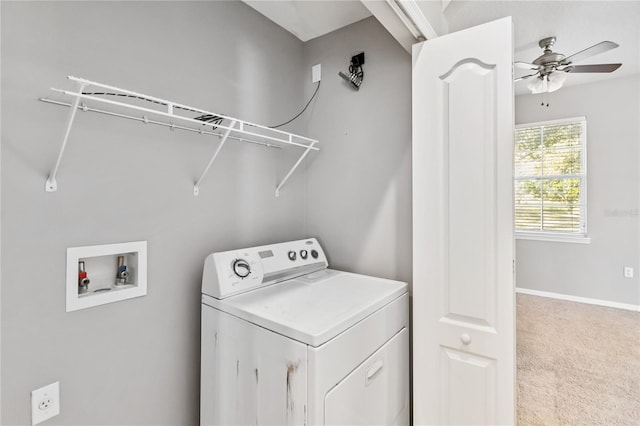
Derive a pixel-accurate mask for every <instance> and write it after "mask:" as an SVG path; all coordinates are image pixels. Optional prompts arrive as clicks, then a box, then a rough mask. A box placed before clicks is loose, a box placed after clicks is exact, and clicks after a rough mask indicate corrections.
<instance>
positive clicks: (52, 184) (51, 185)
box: [44, 82, 87, 192]
mask: <svg viewBox="0 0 640 426" xmlns="http://www.w3.org/2000/svg"><path fill="white" fill-rule="evenodd" d="M86 86H87V85H86V84H85V83H83V82H78V83H77V87H78V93H82V92H83V91H84V88H85V87H86ZM78 105H80V96H76V98H75V99H74V101H73V104H72V106H71V109H70V110H69V115H68V116H67V126H66V128H65V130H64V137H63V138H62V146H61V147H60V153H58V160H57V161H56V165H55V166H54V167H53V169H52V170H51V173H49V177H48V178H47V183H46V184H45V187H44V189H45V190H46V191H47V192H55V191H57V190H58V182H56V175H57V174H58V169H59V168H60V162H61V161H62V156H63V155H64V149H65V148H66V147H67V141H68V140H69V133H71V126H73V120H74V119H75V118H76V112H78Z"/></svg>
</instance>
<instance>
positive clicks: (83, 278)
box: [78, 261, 91, 294]
mask: <svg viewBox="0 0 640 426" xmlns="http://www.w3.org/2000/svg"><path fill="white" fill-rule="evenodd" d="M90 282H91V280H90V279H89V277H87V272H86V271H85V270H84V261H80V262H78V293H79V294H84V293H86V292H88V291H89V283H90Z"/></svg>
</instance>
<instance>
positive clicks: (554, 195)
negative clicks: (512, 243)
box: [514, 117, 588, 242]
mask: <svg viewBox="0 0 640 426" xmlns="http://www.w3.org/2000/svg"><path fill="white" fill-rule="evenodd" d="M586 128H587V125H586V120H585V118H584V117H581V118H573V119H567V120H557V121H548V122H544V123H532V124H524V125H519V126H516V131H515V138H514V142H515V148H514V156H515V161H514V163H515V171H514V179H515V182H514V185H515V200H514V202H515V206H514V211H515V227H516V236H517V237H518V238H531V239H544V240H558V241H572V240H579V239H582V240H583V241H579V242H588V239H586V235H587V221H586V217H587V212H586V208H587V203H586V200H587V180H586V167H585V166H586Z"/></svg>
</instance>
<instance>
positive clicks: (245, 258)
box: [202, 238, 329, 299]
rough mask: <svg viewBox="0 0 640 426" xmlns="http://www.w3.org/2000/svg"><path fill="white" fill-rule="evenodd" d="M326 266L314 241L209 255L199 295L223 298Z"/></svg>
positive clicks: (298, 241) (299, 241)
mask: <svg viewBox="0 0 640 426" xmlns="http://www.w3.org/2000/svg"><path fill="white" fill-rule="evenodd" d="M328 266H329V264H328V263H327V258H326V256H325V255H324V252H323V251H322V247H320V244H319V243H318V241H317V240H316V239H315V238H308V239H305V240H297V241H289V242H286V243H279V244H270V245H265V246H259V247H251V248H246V249H239V250H229V251H224V252H219V253H212V254H210V255H209V256H207V258H206V259H205V262H204V272H203V275H202V292H203V293H204V294H207V295H209V296H212V297H215V298H217V299H224V298H225V297H229V296H233V295H235V294H239V293H244V292H247V291H251V290H254V289H256V288H259V287H264V286H266V285H270V284H275V283H278V282H281V281H285V280H288V279H291V278H295V277H299V276H301V275H305V274H310V273H312V272H316V271H319V270H322V269H325V268H327V267H328Z"/></svg>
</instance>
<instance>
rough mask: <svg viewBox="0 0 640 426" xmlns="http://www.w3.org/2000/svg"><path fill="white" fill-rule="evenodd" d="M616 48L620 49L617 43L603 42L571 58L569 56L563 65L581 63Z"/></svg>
mask: <svg viewBox="0 0 640 426" xmlns="http://www.w3.org/2000/svg"><path fill="white" fill-rule="evenodd" d="M616 47H618V44H617V43H614V42H612V41H601V42H600V43H598V44H594V45H593V46H591V47H587V48H586V49H584V50H581V51H580V52H578V53H574V54H573V55H571V56H567V57H566V58H564V59H563V60H562V62H561V64H569V63H576V62H580V61H582V60H583V59H587V58H589V57H591V56H594V55H598V54H600V53H604V52H606V51H607V50H611V49H615V48H616Z"/></svg>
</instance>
